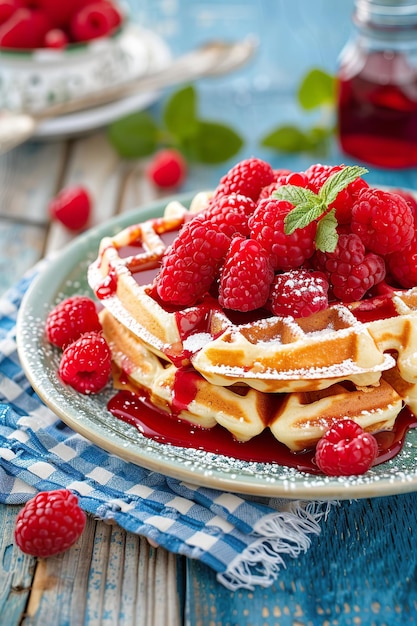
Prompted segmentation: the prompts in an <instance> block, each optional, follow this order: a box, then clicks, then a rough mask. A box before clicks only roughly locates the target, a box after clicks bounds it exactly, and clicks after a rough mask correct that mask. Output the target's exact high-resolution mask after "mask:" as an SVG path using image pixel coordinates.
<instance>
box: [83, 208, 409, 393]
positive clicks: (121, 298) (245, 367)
mask: <svg viewBox="0 0 417 626" xmlns="http://www.w3.org/2000/svg"><path fill="white" fill-rule="evenodd" d="M186 219H187V210H186V209H185V208H184V207H183V206H182V205H180V204H179V203H178V202H174V203H170V204H169V205H168V206H167V209H166V211H165V214H164V217H161V218H158V219H154V220H148V221H146V222H144V223H143V224H138V225H135V226H130V227H128V228H126V229H124V230H122V231H121V232H120V233H119V234H117V235H115V236H114V237H106V238H104V239H103V240H102V242H101V245H100V249H99V256H98V259H97V260H96V261H95V262H94V263H93V264H92V265H91V266H90V268H89V275H88V276H89V282H90V285H91V287H92V288H93V290H94V291H95V292H96V294H97V295H98V296H99V297H100V298H101V299H102V303H103V305H104V306H105V308H106V309H108V310H109V311H110V312H111V314H112V315H113V316H114V317H115V318H116V319H118V320H119V321H120V322H121V323H122V324H124V325H125V326H126V328H128V329H129V331H130V332H131V333H133V335H134V336H135V337H136V338H137V339H140V340H141V341H142V342H143V343H144V344H145V345H146V346H147V348H148V349H150V350H151V351H152V352H153V353H154V354H155V355H157V356H159V357H161V358H163V359H166V360H167V361H173V362H175V363H176V364H177V365H178V364H181V365H184V364H186V363H187V361H188V360H191V362H192V365H193V366H194V368H195V369H196V370H197V371H198V372H199V373H201V374H202V376H203V377H204V378H206V379H207V381H208V382H210V383H212V384H214V385H217V386H230V385H236V384H238V385H248V386H250V387H252V388H253V389H257V390H259V391H262V392H270V393H271V392H273V393H276V392H281V393H282V392H285V393H288V392H293V391H314V390H318V389H324V388H326V387H329V386H331V385H333V384H335V383H337V382H342V381H351V382H352V383H354V384H355V385H358V386H369V385H376V384H378V381H379V380H380V377H381V372H383V371H386V370H388V369H390V368H392V367H393V366H394V365H395V358H394V356H393V355H392V354H391V351H392V350H395V351H397V352H398V361H399V366H400V370H401V372H402V376H403V377H404V379H405V380H407V381H408V382H411V383H413V382H417V364H416V362H415V361H416V358H415V357H413V354H414V352H415V350H416V347H415V346H416V342H417V338H416V332H417V331H416V330H415V328H414V327H415V322H416V319H417V304H416V299H417V296H416V294H417V290H410V291H409V292H405V294H402V293H401V292H396V293H395V294H394V297H393V304H394V306H395V309H396V314H395V316H394V317H392V316H391V317H390V318H389V319H387V320H381V321H376V322H369V323H361V322H359V321H358V320H357V319H356V317H355V315H354V314H353V313H352V310H353V312H354V308H355V307H354V305H352V306H351V305H350V306H349V307H347V306H343V305H334V306H331V307H329V308H328V309H326V310H325V311H320V312H319V313H316V314H314V315H311V316H310V317H308V318H302V319H297V320H295V319H294V318H292V317H290V316H288V317H276V316H275V317H270V318H267V319H261V320H259V321H255V322H251V323H250V324H233V323H232V322H231V321H230V320H229V319H228V318H227V317H226V315H225V314H224V313H223V312H222V311H221V310H220V309H219V308H216V307H215V308H214V309H213V310H211V311H210V312H209V313H207V311H205V309H204V307H201V306H198V305H196V306H194V307H188V308H187V309H185V310H184V309H183V310H181V311H180V312H179V311H176V310H169V308H164V307H163V306H161V305H160V303H159V302H158V301H157V300H156V299H154V298H153V297H152V295H151V288H152V281H153V278H154V277H155V275H156V273H157V270H158V267H159V264H160V260H161V258H162V256H163V254H164V252H165V250H166V248H167V246H168V245H169V243H170V240H171V241H172V239H173V237H175V235H176V234H177V232H178V230H179V228H180V227H181V225H182V224H183V223H184V221H185V220H186ZM169 237H171V239H170V238H169ZM126 250H128V252H129V254H127V255H126V254H125V255H124V256H123V255H122V253H123V251H124V252H126ZM132 251H134V252H135V253H134V254H133V253H132ZM149 271H150V273H149ZM109 285H112V288H110V289H109V293H108V294H107V297H104V298H103V291H105V290H106V288H107V287H108V286H109ZM204 317H206V318H207V324H206V327H205V328H203V329H201V328H198V322H199V321H201V319H202V318H204ZM179 319H181V320H184V319H186V321H187V324H192V323H193V320H194V322H195V324H196V328H195V329H194V332H189V333H188V334H187V335H186V336H185V335H184V336H183V335H182V334H181V332H180V328H179V326H180V322H179V321H178V320H179Z"/></svg>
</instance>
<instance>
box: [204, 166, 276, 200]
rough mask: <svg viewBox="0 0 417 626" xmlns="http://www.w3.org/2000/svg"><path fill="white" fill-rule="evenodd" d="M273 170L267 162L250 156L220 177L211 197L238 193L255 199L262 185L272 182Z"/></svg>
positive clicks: (273, 178)
mask: <svg viewBox="0 0 417 626" xmlns="http://www.w3.org/2000/svg"><path fill="white" fill-rule="evenodd" d="M274 180H275V176H274V171H273V169H272V167H271V165H270V164H269V163H267V162H266V161H263V160H262V159H257V158H255V157H251V158H249V159H245V160H243V161H239V163H237V164H236V165H234V166H233V167H232V168H231V169H230V170H229V171H228V172H227V173H226V174H225V175H224V176H223V177H222V178H221V179H220V182H219V184H218V186H217V187H216V189H215V190H214V194H213V197H214V198H218V197H219V196H228V195H230V194H231V193H238V194H241V195H243V196H248V197H249V198H252V200H255V201H256V200H257V199H258V197H259V194H260V193H261V190H262V188H263V187H266V186H267V185H270V184H271V183H272V182H274Z"/></svg>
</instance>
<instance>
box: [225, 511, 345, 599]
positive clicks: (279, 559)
mask: <svg viewBox="0 0 417 626" xmlns="http://www.w3.org/2000/svg"><path fill="white" fill-rule="evenodd" d="M334 504H337V502H335V501H326V502H323V501H314V502H305V501H299V500H297V501H289V502H288V504H287V505H286V506H285V509H286V510H282V511H277V512H276V513H271V514H269V515H266V516H265V517H263V518H262V519H261V520H259V522H258V523H257V524H256V525H255V528H254V532H253V534H254V535H258V537H257V538H256V539H255V540H254V541H253V543H251V545H250V546H248V547H247V548H246V549H245V550H244V551H243V552H242V553H241V554H239V555H237V556H236V557H235V558H234V559H233V561H232V562H231V563H230V564H229V566H228V568H227V570H226V571H225V572H219V573H218V574H217V580H218V581H219V582H220V583H221V584H222V585H224V586H225V587H227V588H228V589H230V590H231V591H236V590H237V589H242V588H244V589H250V590H253V589H254V588H255V586H257V585H258V586H261V587H270V586H271V585H272V584H273V583H274V582H275V580H276V579H277V577H278V573H279V571H280V569H281V568H282V567H285V566H286V563H285V559H284V556H286V557H291V558H297V557H298V556H299V554H300V553H301V552H306V551H307V550H308V548H309V547H310V544H311V539H310V536H309V535H319V534H320V532H321V527H320V522H321V520H322V519H323V518H326V517H327V515H328V513H329V511H330V509H331V508H332V506H333V505H334Z"/></svg>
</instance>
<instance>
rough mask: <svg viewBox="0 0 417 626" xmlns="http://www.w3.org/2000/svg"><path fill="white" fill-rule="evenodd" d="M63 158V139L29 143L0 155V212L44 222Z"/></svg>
mask: <svg viewBox="0 0 417 626" xmlns="http://www.w3.org/2000/svg"><path fill="white" fill-rule="evenodd" d="M65 159H66V144H65V143H64V142H51V143H37V142H34V143H29V144H25V145H24V146H20V147H19V148H16V149H15V150H12V151H11V152H8V153H6V154H3V155H0V215H1V216H6V217H10V218H13V219H19V220H23V221H29V222H32V223H37V224H45V223H46V222H47V207H48V203H49V200H50V199H51V198H52V197H53V196H54V195H55V193H56V190H57V188H58V186H59V184H60V178H61V174H62V170H63V168H64V166H65Z"/></svg>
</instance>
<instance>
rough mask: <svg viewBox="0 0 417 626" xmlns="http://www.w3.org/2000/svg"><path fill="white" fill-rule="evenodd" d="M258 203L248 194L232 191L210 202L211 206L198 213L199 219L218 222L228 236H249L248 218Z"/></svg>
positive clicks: (213, 222)
mask: <svg viewBox="0 0 417 626" xmlns="http://www.w3.org/2000/svg"><path fill="white" fill-rule="evenodd" d="M255 209H256V203H255V202H254V200H252V199H251V198H248V197H247V196H242V195H241V194H237V193H232V194H230V196H221V197H220V198H218V199H217V200H213V201H212V202H210V203H209V206H208V207H207V208H206V209H204V210H203V211H201V213H197V216H196V217H198V219H200V220H202V221H206V220H207V221H210V222H211V223H212V224H217V226H218V227H219V229H220V230H221V231H222V232H223V233H225V234H226V235H227V236H228V237H230V238H231V237H233V236H234V235H236V234H238V235H242V236H245V237H246V236H249V224H248V220H249V217H250V215H252V214H253V213H254V211H255Z"/></svg>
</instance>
